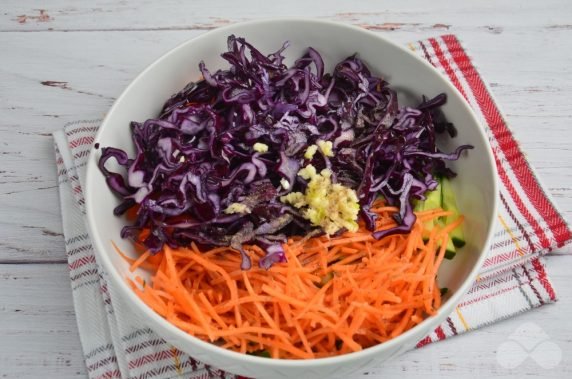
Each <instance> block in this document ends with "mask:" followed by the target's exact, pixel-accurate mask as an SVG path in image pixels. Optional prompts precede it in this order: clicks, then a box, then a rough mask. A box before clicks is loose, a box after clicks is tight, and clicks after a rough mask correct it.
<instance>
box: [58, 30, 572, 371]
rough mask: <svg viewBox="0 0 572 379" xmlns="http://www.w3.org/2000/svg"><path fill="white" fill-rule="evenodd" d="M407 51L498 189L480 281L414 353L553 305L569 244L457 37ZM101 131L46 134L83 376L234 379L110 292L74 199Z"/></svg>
mask: <svg viewBox="0 0 572 379" xmlns="http://www.w3.org/2000/svg"><path fill="white" fill-rule="evenodd" d="M409 47H410V49H411V50H413V51H414V52H415V53H417V54H419V55H420V56H421V57H423V58H424V59H427V60H428V61H429V62H430V63H431V64H432V65H433V66H435V67H436V68H437V69H438V70H439V71H441V72H442V73H443V74H444V75H445V76H447V77H448V78H449V79H450V80H451V82H452V83H453V84H454V85H455V86H456V87H457V88H458V89H459V90H460V92H461V93H462V94H463V96H465V98H466V99H467V101H468V102H469V104H470V105H471V106H472V107H473V109H474V111H475V113H476V114H477V116H478V118H479V120H480V122H481V125H482V126H483V127H484V128H485V130H486V133H487V135H488V137H489V141H490V143H491V146H492V148H493V152H494V154H495V158H496V163H497V167H498V173H499V176H500V183H501V186H500V194H499V195H500V200H501V207H500V210H499V214H498V215H497V221H498V222H497V226H498V227H497V230H496V233H495V235H494V239H493V242H492V246H491V249H490V251H489V253H488V257H487V259H486V261H485V263H484V266H483V268H482V271H481V273H480V275H479V277H478V280H477V281H476V282H475V283H474V285H473V286H472V288H471V289H470V291H469V292H468V293H467V294H466V295H465V297H464V298H463V299H462V301H461V303H460V304H459V306H458V307H457V308H456V309H455V311H454V312H453V313H452V314H451V315H450V316H449V318H448V319H447V320H446V322H444V323H443V324H442V325H441V326H439V327H438V328H437V329H436V330H435V331H434V332H433V333H431V334H430V335H428V336H427V337H426V338H424V339H423V340H422V341H420V342H419V344H418V346H419V347H420V346H423V345H426V344H428V343H430V342H432V341H438V340H442V339H445V338H447V337H450V336H453V335H456V334H461V333H464V332H465V331H469V330H471V329H475V328H479V327H481V326H484V325H487V324H490V323H493V322H495V321H498V320H501V319H504V318H508V317H512V316H514V315H517V314H519V313H521V312H524V311H527V310H529V309H532V308H535V307H538V306H541V305H544V304H547V303H551V302H553V301H555V300H556V294H555V291H554V288H553V286H552V284H551V282H550V278H549V276H548V274H547V273H546V270H545V266H544V263H543V259H544V258H543V255H545V254H546V253H548V252H549V251H551V250H553V249H558V248H560V247H562V246H563V245H564V244H566V243H567V242H569V241H570V239H571V232H570V229H569V227H568V226H567V224H566V222H565V221H564V219H563V217H562V216H561V215H560V214H559V212H558V211H557V209H556V208H555V206H554V204H553V203H552V201H551V200H550V198H549V197H548V196H547V193H546V191H545V190H544V189H543V188H542V186H541V184H540V183H539V181H538V179H537V177H536V175H535V174H534V172H533V170H532V168H531V167H530V165H529V164H528V162H527V161H526V159H525V156H524V154H523V153H522V151H521V150H520V148H519V146H518V143H517V142H516V140H515V138H514V136H513V135H512V133H511V131H510V129H509V128H508V126H507V124H506V121H505V119H504V118H503V116H502V115H501V113H500V111H499V109H498V107H497V105H496V103H495V101H494V99H493V98H492V96H491V93H490V91H489V89H488V88H487V86H486V85H485V83H484V82H483V80H482V79H481V77H480V76H479V74H478V72H477V70H476V69H475V66H474V65H473V63H472V62H471V60H470V58H469V57H468V55H467V53H466V51H465V49H464V48H463V47H462V46H461V44H460V43H459V41H458V40H457V38H456V37H455V36H452V35H447V36H443V37H440V38H431V39H428V40H425V41H421V42H417V43H412V44H410V45H409ZM99 124H100V120H95V121H83V120H82V121H76V122H72V123H70V124H68V125H66V126H65V128H64V129H63V130H61V131H58V132H56V133H54V139H55V150H56V161H57V170H58V172H57V174H58V184H59V190H60V200H61V210H62V218H63V226H64V235H65V245H66V251H67V256H68V262H69V270H70V279H71V286H72V290H73V298H74V304H75V311H76V317H77V322H78V328H79V333H80V338H81V343H82V346H83V352H84V356H85V361H86V366H87V371H88V373H89V377H90V378H153V379H159V378H174V377H185V378H193V379H196V378H231V377H235V376H234V375H232V374H227V373H224V372H222V371H220V370H218V369H216V368H213V367H209V366H207V365H204V364H202V363H201V362H198V361H196V360H195V359H193V358H192V357H190V356H188V355H186V354H184V353H182V352H180V351H178V350H177V349H175V348H174V347H173V346H171V345H169V344H168V343H167V342H165V341H164V340H162V339H161V338H160V337H159V336H157V335H156V334H155V333H154V332H153V331H152V330H150V329H148V328H147V327H146V326H145V324H144V322H143V320H141V319H140V318H139V316H138V315H137V314H135V313H133V312H132V311H131V309H129V308H127V305H126V304H124V302H123V301H122V299H121V298H120V297H119V296H117V294H116V293H115V292H114V289H113V288H112V287H111V286H109V285H108V280H107V274H106V273H105V272H104V271H103V270H102V268H101V266H99V265H98V262H97V259H96V257H95V255H94V251H93V247H92V245H91V243H90V240H89V237H88V234H87V230H86V225H85V222H84V198H83V192H82V184H83V183H85V180H84V179H85V167H86V163H87V158H88V155H89V153H90V149H91V146H92V144H93V142H94V136H95V134H96V132H97V129H98V127H99ZM359 376H360V375H356V376H355V377H356V378H357V377H359Z"/></svg>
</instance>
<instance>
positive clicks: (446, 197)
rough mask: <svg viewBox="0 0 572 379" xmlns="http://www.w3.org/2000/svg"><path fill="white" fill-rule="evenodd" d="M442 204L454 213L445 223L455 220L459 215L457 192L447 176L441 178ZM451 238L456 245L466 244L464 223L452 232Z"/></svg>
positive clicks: (445, 208)
mask: <svg viewBox="0 0 572 379" xmlns="http://www.w3.org/2000/svg"><path fill="white" fill-rule="evenodd" d="M441 206H442V208H443V209H444V210H446V211H451V212H453V214H452V215H451V216H447V217H446V218H445V224H449V223H451V222H454V221H455V220H457V218H458V217H459V208H457V200H456V198H455V193H454V192H453V188H452V187H451V182H450V181H449V179H447V178H443V179H441ZM451 240H452V241H453V245H455V247H463V246H465V234H464V233H463V225H462V224H461V225H459V226H458V227H456V228H455V229H453V231H452V232H451Z"/></svg>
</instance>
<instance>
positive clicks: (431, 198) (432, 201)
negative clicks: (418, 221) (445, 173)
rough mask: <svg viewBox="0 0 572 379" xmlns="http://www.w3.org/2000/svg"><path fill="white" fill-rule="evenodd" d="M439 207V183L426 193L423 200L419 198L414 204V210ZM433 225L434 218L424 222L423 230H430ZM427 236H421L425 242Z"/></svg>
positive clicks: (420, 210)
mask: <svg viewBox="0 0 572 379" xmlns="http://www.w3.org/2000/svg"><path fill="white" fill-rule="evenodd" d="M440 207H441V185H438V186H437V188H435V189H434V190H433V191H430V192H428V193H427V195H426V198H425V200H420V201H418V202H417V204H416V205H415V209H414V210H415V212H423V211H428V210H430V209H435V208H440ZM434 227H435V220H431V221H427V222H425V232H431V230H432V229H433V228H434ZM428 238H429V236H423V240H424V241H425V242H427V239H428Z"/></svg>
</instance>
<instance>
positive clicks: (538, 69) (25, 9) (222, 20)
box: [0, 0, 572, 378]
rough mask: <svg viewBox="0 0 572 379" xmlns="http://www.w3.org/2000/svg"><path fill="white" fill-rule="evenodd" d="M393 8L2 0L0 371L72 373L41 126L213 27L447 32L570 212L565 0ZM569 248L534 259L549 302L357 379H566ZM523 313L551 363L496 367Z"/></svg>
mask: <svg viewBox="0 0 572 379" xmlns="http://www.w3.org/2000/svg"><path fill="white" fill-rule="evenodd" d="M402 3H404V2H402V1H397V0H392V1H384V2H380V1H377V0H376V1H373V0H368V1H359V2H350V1H337V0H336V1H328V2H326V1H325V0H320V1H314V2H309V1H302V0H294V1H290V2H272V3H271V2H262V1H255V0H244V1H241V2H238V3H237V2H231V1H217V2H214V1H211V0H196V1H193V2H181V1H176V0H165V1H161V2H156V1H151V0H145V1H138V2H128V1H112V0H106V1H73V2H72V1H69V0H68V1H66V0H52V1H50V2H38V1H32V0H8V1H3V2H2V11H1V12H0V46H2V65H1V66H0V82H1V83H2V85H1V86H0V114H1V115H2V117H1V118H0V209H1V211H0V336H1V338H0V376H1V377H6V378H37V377H47V378H72V377H85V368H84V365H83V360H82V356H81V350H80V344H79V338H78V335H77V330H76V324H75V318H74V312H73V305H72V301H71V292H70V289H69V279H68V275H67V267H66V264H65V263H64V262H65V253H64V245H63V236H62V234H61V233H62V231H61V222H60V214H59V204H58V195H57V188H56V184H57V183H56V180H55V165H54V160H53V147H52V146H53V141H52V139H51V137H50V133H51V132H53V131H55V130H57V129H59V128H61V127H62V126H63V125H64V124H65V123H66V122H68V121H73V120H77V119H99V118H102V117H103V116H104V115H105V112H106V111H107V110H108V109H109V107H110V106H111V104H112V103H113V101H114V99H115V98H116V97H117V96H118V95H119V93H120V92H121V91H122V90H123V88H125V87H126V86H127V84H128V83H129V82H130V81H131V80H132V79H133V78H134V77H135V76H136V75H137V74H138V73H139V72H140V71H141V70H142V69H143V68H144V67H145V66H146V65H148V64H149V63H151V62H152V61H153V60H155V59H156V58H157V57H159V56H160V55H161V54H163V53H164V52H166V51H167V50H169V49H171V48H173V47H175V46H176V45H178V44H179V43H181V42H183V41H185V40H187V39H189V38H192V37H195V36H197V35H199V34H201V33H204V32H205V31H206V30H209V29H212V28H215V27H218V26H223V25H227V24H230V23H233V22H237V21H244V20H251V19H259V18H265V17H280V16H286V17H288V16H304V17H312V18H322V19H328V20H336V21H341V22H346V23H350V24H354V25H360V26H362V27H365V28H368V29H370V30H372V31H375V32H377V33H380V34H382V35H384V36H386V37H388V38H391V39H393V40H394V41H396V42H400V43H405V42H409V41H412V40H417V39H421V38H426V37H430V36H436V35H439V34H443V33H455V34H457V35H458V36H459V37H460V38H461V40H463V41H464V43H465V45H466V46H467V47H468V49H469V52H470V54H471V55H472V57H473V58H474V60H475V62H476V63H477V66H478V68H479V70H480V71H481V73H482V75H483V77H484V78H485V80H486V81H487V82H488V83H489V84H490V87H491V89H492V90H493V92H494V94H495V96H496V98H497V100H498V102H499V104H500V106H501V108H502V109H503V111H504V113H505V116H506V117H507V119H508V122H509V124H510V125H511V126H512V129H513V131H514V133H515V135H516V137H517V139H518V140H519V141H520V142H521V145H522V147H523V149H524V150H525V151H526V154H527V156H528V158H529V160H530V162H531V164H532V165H533V166H534V167H535V169H536V171H537V174H538V176H539V177H540V178H541V180H542V182H543V183H544V184H545V185H546V187H547V188H548V190H549V192H550V194H551V195H552V197H553V198H554V201H555V202H556V204H557V205H558V207H559V209H561V210H562V211H563V213H564V215H565V217H566V218H567V219H568V220H570V219H572V163H571V162H572V148H571V147H570V142H571V140H572V139H571V137H572V132H571V128H570V125H571V123H572V112H571V108H570V99H572V66H571V65H570V62H572V16H571V15H572V2H568V1H565V0H560V1H558V0H549V1H544V2H537V3H533V2H526V3H525V2H522V1H517V0H505V1H502V2H484V1H477V0H472V1H465V2H450V1H442V0H435V1H432V2H430V4H429V3H427V2H426V1H421V0H415V1H409V2H407V4H402ZM285 38H287V36H286V37H285ZM570 252H572V249H570V248H568V249H564V250H563V251H561V252H557V255H556V256H553V257H550V258H549V259H548V265H549V269H550V272H551V274H552V275H551V276H552V277H553V278H554V281H555V285H556V287H557V289H558V290H559V291H558V292H559V296H560V298H561V301H560V302H559V303H557V304H556V305H553V306H547V307H543V308H541V309H538V310H535V311H533V312H529V313H527V314H525V315H522V316H520V317H518V318H515V319H513V320H509V321H505V322H501V323H498V324H495V325H493V326H491V327H488V328H485V329H482V330H479V331H475V332H473V333H471V334H469V335H466V336H463V337H461V338H455V339H451V340H448V341H445V342H442V343H438V344H435V345H434V346H429V347H427V348H425V349H422V350H419V351H415V352H412V353H409V354H407V355H405V356H403V357H401V358H400V359H398V360H396V361H394V362H392V363H390V364H388V365H386V366H384V367H383V368H376V369H374V370H371V372H370V377H373V378H378V377H379V378H381V377H398V376H403V374H404V373H405V374H406V376H407V377H427V376H429V377H439V376H441V377H450V378H457V377H460V376H469V377H491V376H494V377H510V376H519V377H520V376H524V375H526V376H532V377H541V376H542V377H566V376H570V374H571V372H572V362H571V358H570V357H571V356H572V354H571V353H572V328H570V327H569V326H566V325H567V324H568V323H569V321H568V317H569V315H570V314H571V313H572V300H570V299H572V297H571V295H572V290H570V288H572V277H571V276H570V275H569V274H568V272H567V271H568V270H567V267H568V266H569V265H570V264H572V257H571V256H570V255H569V253H570ZM559 254H561V255H559ZM40 263H43V264H40ZM525 321H531V322H534V323H536V324H538V325H540V326H542V327H543V328H544V329H545V331H546V332H547V334H549V336H550V337H551V338H552V339H553V341H554V342H556V343H557V344H558V346H559V347H560V348H561V349H562V350H563V352H564V360H563V361H562V363H561V364H560V365H559V366H557V367H556V368H555V369H553V370H549V371H546V370H543V369H541V368H540V367H539V366H538V365H536V363H534V361H527V362H526V363H525V364H524V365H522V366H520V367H519V368H517V369H515V370H513V371H510V370H506V369H503V368H502V367H501V366H500V365H498V363H497V362H496V358H495V349H496V348H497V347H498V345H499V344H500V343H502V342H503V341H504V340H506V338H507V337H508V335H510V333H512V332H513V331H514V330H515V329H516V328H517V327H518V326H519V325H520V324H521V323H523V322H525Z"/></svg>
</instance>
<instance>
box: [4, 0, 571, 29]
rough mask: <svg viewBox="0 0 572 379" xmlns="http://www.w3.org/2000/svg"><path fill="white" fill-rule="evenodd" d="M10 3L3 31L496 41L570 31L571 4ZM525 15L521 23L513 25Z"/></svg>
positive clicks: (371, 0) (394, 0)
mask: <svg viewBox="0 0 572 379" xmlns="http://www.w3.org/2000/svg"><path fill="white" fill-rule="evenodd" d="M7 3H8V4H6V2H5V3H4V7H3V8H4V10H3V12H2V13H0V30H3V31H53V30H66V31H80V30H81V31H84V30H117V31H125V30H190V29H202V30H206V29H212V28H215V27H218V26H223V25H228V24H230V23H232V22H237V21H243V20H250V19H258V18H269V17H276V16H303V17H315V18H326V19H332V20H337V21H343V22H349V23H353V24H356V25H362V26H365V27H368V28H371V29H373V30H388V31H392V30H403V31H418V30H419V29H421V30H431V29H438V30H447V29H449V30H450V31H453V32H458V31H459V30H462V29H463V28H466V27H475V26H478V27H480V28H483V29H484V30H485V31H487V32H489V33H501V32H502V31H503V30H504V29H507V28H519V29H521V30H524V29H530V28H534V27H536V26H541V25H542V26H544V25H546V26H550V27H552V28H570V19H569V17H568V15H569V14H570V10H571V9H572V8H571V4H570V2H567V1H565V0H549V1H543V2H536V3H534V2H528V3H527V4H526V6H523V3H522V2H520V1H518V0H510V1H503V2H482V1H477V0H473V1H463V2H450V1H446V0H434V1H431V3H430V4H428V3H427V2H425V1H410V2H402V1H399V0H391V1H384V2H379V1H375V0H368V1H358V2H347V1H341V0H334V1H329V2H327V5H325V4H324V3H323V2H319V1H304V0H294V1H285V2H273V3H268V2H260V1H257V0H243V1H241V2H240V3H236V2H233V1H217V2H212V1H210V0H196V1H192V2H191V1H189V2H181V1H177V0H165V1H161V2H156V1H152V0H145V1H137V2H127V1H123V2H119V3H118V2H116V1H113V0H106V1H98V2H97V4H94V3H92V2H89V1H84V2H73V3H70V2H69V1H65V0H57V1H50V2H49V3H44V4H41V5H38V3H37V2H35V1H34V0H25V1H18V0H12V1H9V2H7ZM515 12H518V17H512V16H513V15H514V13H515Z"/></svg>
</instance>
